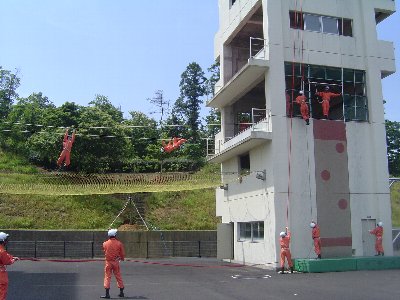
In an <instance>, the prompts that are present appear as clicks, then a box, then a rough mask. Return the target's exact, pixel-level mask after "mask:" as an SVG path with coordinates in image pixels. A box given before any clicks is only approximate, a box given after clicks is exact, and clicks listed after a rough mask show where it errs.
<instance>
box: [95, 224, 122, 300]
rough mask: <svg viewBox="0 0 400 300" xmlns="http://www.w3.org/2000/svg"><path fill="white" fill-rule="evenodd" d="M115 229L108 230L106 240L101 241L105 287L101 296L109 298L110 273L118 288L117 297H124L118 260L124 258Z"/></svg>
mask: <svg viewBox="0 0 400 300" xmlns="http://www.w3.org/2000/svg"><path fill="white" fill-rule="evenodd" d="M116 236H117V229H110V230H108V237H109V238H108V240H107V241H105V242H104V243H103V250H104V254H105V267H104V288H105V289H106V294H105V296H101V298H107V299H109V298H110V283H111V274H112V273H114V276H115V279H116V280H117V286H118V288H119V295H118V296H119V297H124V296H125V295H124V282H123V281H122V277H121V270H120V266H119V261H121V260H125V250H124V245H123V244H122V243H121V242H120V241H119V240H117V238H116Z"/></svg>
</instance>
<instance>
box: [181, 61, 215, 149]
mask: <svg viewBox="0 0 400 300" xmlns="http://www.w3.org/2000/svg"><path fill="white" fill-rule="evenodd" d="M206 80H207V78H206V77H205V76H204V72H203V70H202V69H201V67H200V66H199V65H198V64H197V63H195V62H192V63H190V64H189V65H188V66H187V67H186V70H185V71H184V72H183V73H182V75H181V82H180V84H179V87H180V97H179V99H178V100H177V102H176V103H175V108H176V109H177V112H178V113H181V115H182V117H184V118H185V121H186V125H188V128H189V134H190V138H191V139H192V140H193V143H198V142H199V137H200V132H199V131H200V130H199V129H200V124H201V122H200V105H201V104H202V103H203V101H202V99H201V97H203V96H204V95H205V94H206V92H207V88H206V85H205V82H206Z"/></svg>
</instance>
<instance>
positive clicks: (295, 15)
mask: <svg viewBox="0 0 400 300" xmlns="http://www.w3.org/2000/svg"><path fill="white" fill-rule="evenodd" d="M289 17H290V28H293V29H304V20H303V14H302V13H301V12H298V11H290V12H289Z"/></svg>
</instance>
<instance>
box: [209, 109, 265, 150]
mask: <svg viewBox="0 0 400 300" xmlns="http://www.w3.org/2000/svg"><path fill="white" fill-rule="evenodd" d="M234 126H235V129H234V133H235V135H234V136H230V137H224V138H223V137H222V132H219V133H218V134H217V135H216V136H215V143H214V145H213V146H214V153H212V150H208V155H215V154H218V153H220V152H221V151H223V150H224V149H226V148H228V147H230V146H232V143H234V141H232V140H233V139H235V138H236V137H239V136H240V134H242V133H243V132H245V131H248V130H250V131H265V132H271V111H270V110H269V109H259V108H252V112H251V122H248V123H245V122H242V123H237V124H234ZM239 138H240V137H239Z"/></svg>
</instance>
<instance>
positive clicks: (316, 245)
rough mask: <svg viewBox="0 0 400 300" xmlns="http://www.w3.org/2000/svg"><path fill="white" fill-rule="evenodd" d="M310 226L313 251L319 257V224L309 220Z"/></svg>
mask: <svg viewBox="0 0 400 300" xmlns="http://www.w3.org/2000/svg"><path fill="white" fill-rule="evenodd" d="M310 227H311V228H312V231H311V234H312V239H313V241H314V251H315V254H317V256H318V258H319V259H320V258H321V238H320V236H321V234H320V231H319V226H318V224H317V223H315V222H314V221H311V223H310Z"/></svg>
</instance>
